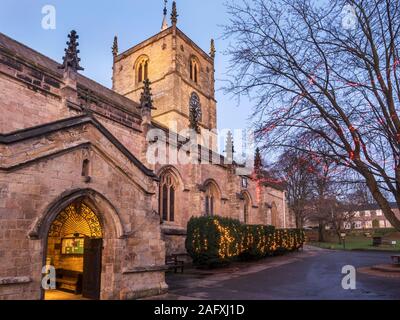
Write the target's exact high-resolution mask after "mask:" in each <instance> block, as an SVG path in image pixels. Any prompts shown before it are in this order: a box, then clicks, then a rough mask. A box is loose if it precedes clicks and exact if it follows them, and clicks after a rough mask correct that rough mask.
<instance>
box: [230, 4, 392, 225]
mask: <svg viewBox="0 0 400 320" xmlns="http://www.w3.org/2000/svg"><path fill="white" fill-rule="evenodd" d="M320 3H321V2H318V1H312V0H252V1H246V0H236V1H234V0H232V1H230V2H229V3H227V8H228V11H229V13H230V17H231V18H230V23H229V25H228V26H226V29H225V36H226V38H229V39H230V40H231V41H232V42H233V43H232V45H231V47H230V49H229V50H228V54H230V55H231V70H230V74H231V75H232V78H231V79H230V82H229V85H228V86H227V87H226V90H227V91H228V92H230V93H233V94H235V95H238V96H240V95H249V96H250V97H251V98H253V99H255V100H256V106H257V107H256V109H255V113H254V119H255V122H256V125H257V129H258V131H257V133H258V138H259V139H260V140H262V142H263V143H264V145H265V147H266V148H269V149H271V150H281V149H282V148H285V149H286V148H290V149H295V150H301V151H302V152H307V153H308V154H310V155H318V156H321V157H326V158H329V159H331V160H332V161H334V162H335V163H336V164H337V165H339V166H343V167H346V168H350V169H351V170H353V171H354V172H356V173H357V174H358V175H360V176H361V177H363V180H364V182H365V184H366V185H367V187H368V188H369V190H370V192H371V194H372V196H373V198H374V200H375V201H376V202H377V203H378V204H379V206H380V207H381V209H382V211H383V212H384V215H385V216H386V218H387V219H388V220H389V221H390V223H391V224H392V225H393V226H394V227H395V228H396V229H398V230H400V221H399V220H398V219H397V218H396V216H395V214H394V212H393V210H392V209H391V206H390V204H389V202H390V200H392V199H395V200H396V202H397V205H398V206H399V207H400V117H399V113H400V112H399V108H400V107H399V104H400V79H399V76H400V75H399V68H400V58H399V53H398V48H399V42H400V36H399V32H400V2H399V1H398V0H373V1H372V0H332V1H323V5H322V4H320ZM293 137H301V138H300V140H299V139H293Z"/></svg>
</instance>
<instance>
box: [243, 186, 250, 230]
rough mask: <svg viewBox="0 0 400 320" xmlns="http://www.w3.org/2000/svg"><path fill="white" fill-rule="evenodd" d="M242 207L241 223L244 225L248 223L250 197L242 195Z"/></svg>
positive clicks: (245, 194)
mask: <svg viewBox="0 0 400 320" xmlns="http://www.w3.org/2000/svg"><path fill="white" fill-rule="evenodd" d="M243 197H244V207H243V222H244V223H245V224H248V223H249V214H250V205H251V200H250V197H249V195H248V194H247V193H244V195H243Z"/></svg>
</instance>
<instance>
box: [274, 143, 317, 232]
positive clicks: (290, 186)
mask: <svg viewBox="0 0 400 320" xmlns="http://www.w3.org/2000/svg"><path fill="white" fill-rule="evenodd" d="M271 171H272V173H273V175H274V176H275V177H278V178H279V179H281V180H283V181H285V183H286V189H287V200H288V205H289V208H290V210H292V211H293V214H294V216H295V220H296V227H297V228H303V226H304V222H305V220H306V219H307V214H308V213H309V212H310V210H309V207H310V201H311V199H312V197H313V180H314V179H315V169H314V166H313V164H312V162H310V161H309V160H308V159H307V155H306V154H304V153H302V152H300V151H297V150H287V151H286V152H284V153H283V154H282V155H281V156H280V158H279V160H278V161H277V162H276V163H275V164H274V165H273V168H272V169H271Z"/></svg>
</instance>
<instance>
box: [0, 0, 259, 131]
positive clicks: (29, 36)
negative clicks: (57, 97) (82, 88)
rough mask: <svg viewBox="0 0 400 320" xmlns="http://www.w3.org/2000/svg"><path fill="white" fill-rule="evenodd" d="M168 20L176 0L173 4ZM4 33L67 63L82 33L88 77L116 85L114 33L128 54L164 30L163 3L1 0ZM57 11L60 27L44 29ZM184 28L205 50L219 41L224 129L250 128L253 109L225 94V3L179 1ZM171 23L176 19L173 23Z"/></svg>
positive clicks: (221, 124) (215, 0) (149, 0)
mask: <svg viewBox="0 0 400 320" xmlns="http://www.w3.org/2000/svg"><path fill="white" fill-rule="evenodd" d="M168 2H169V3H168V9H169V12H168V21H169V17H170V9H171V3H172V1H171V0H169V1H168ZM1 4H2V6H1V12H0V32H2V33H4V34H6V35H8V36H10V37H12V38H14V39H15V40H17V41H19V42H22V43H24V44H26V45H27V46H29V47H31V48H33V49H35V50H37V51H39V52H41V53H43V54H45V55H47V56H49V57H50V58H52V59H54V60H56V61H58V62H61V61H62V56H63V53H64V48H65V42H66V41H67V34H68V33H69V32H70V31H71V30H72V29H75V30H77V32H78V34H79V36H80V40H79V42H80V51H81V53H80V57H81V59H82V61H81V65H82V66H83V67H84V68H85V71H84V72H83V74H84V75H86V76H88V77H89V78H91V79H93V80H95V81H97V82H99V83H101V84H103V85H105V86H107V87H111V67H112V54H111V45H112V42H113V37H114V35H118V37H119V50H120V52H123V51H125V50H127V49H129V48H130V47H132V46H134V45H135V44H137V43H139V42H141V41H143V40H145V39H147V38H149V37H151V36H153V35H155V34H156V33H158V32H159V31H160V27H161V22H162V11H163V1H162V0H146V1H141V0H114V1H94V0H85V1H78V0H68V1H66V0H45V1H43V0H18V1H15V0H1ZM45 5H53V6H54V7H55V8H56V23H57V24H56V29H55V30H44V29H43V28H42V25H41V24H42V18H43V17H44V15H43V14H42V8H43V6H45ZM177 6H178V13H179V18H178V27H179V28H180V29H181V30H182V31H183V32H185V33H186V34H187V35H188V36H189V37H190V38H191V39H192V40H193V41H194V42H196V43H197V44H198V45H199V46H200V47H201V48H202V49H204V50H205V51H206V52H209V47H210V39H211V38H215V40H216V47H217V57H216V65H215V68H216V79H217V82H216V89H217V92H216V95H217V101H218V126H219V128H220V129H222V128H232V129H237V128H245V127H247V126H248V125H249V121H248V117H249V115H250V114H251V105H250V104H249V103H248V102H247V101H246V102H245V101H244V100H242V101H241V104H240V105H238V103H237V101H236V100H235V99H232V97H229V96H226V95H224V93H223V92H222V91H221V90H219V89H220V88H221V87H222V85H223V80H224V79H226V78H227V75H226V72H227V65H228V60H229V58H228V57H227V56H224V55H223V52H224V50H225V49H226V47H227V45H228V43H227V42H225V41H223V40H222V39H221V35H222V32H223V30H222V27H221V25H223V24H225V23H227V22H228V15H227V13H226V8H225V6H224V0H202V1H194V0H178V1H177ZM169 22H170V21H169Z"/></svg>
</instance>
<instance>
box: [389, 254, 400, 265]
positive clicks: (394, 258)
mask: <svg viewBox="0 0 400 320" xmlns="http://www.w3.org/2000/svg"><path fill="white" fill-rule="evenodd" d="M391 258H392V262H393V264H396V265H400V255H393V256H391Z"/></svg>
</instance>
